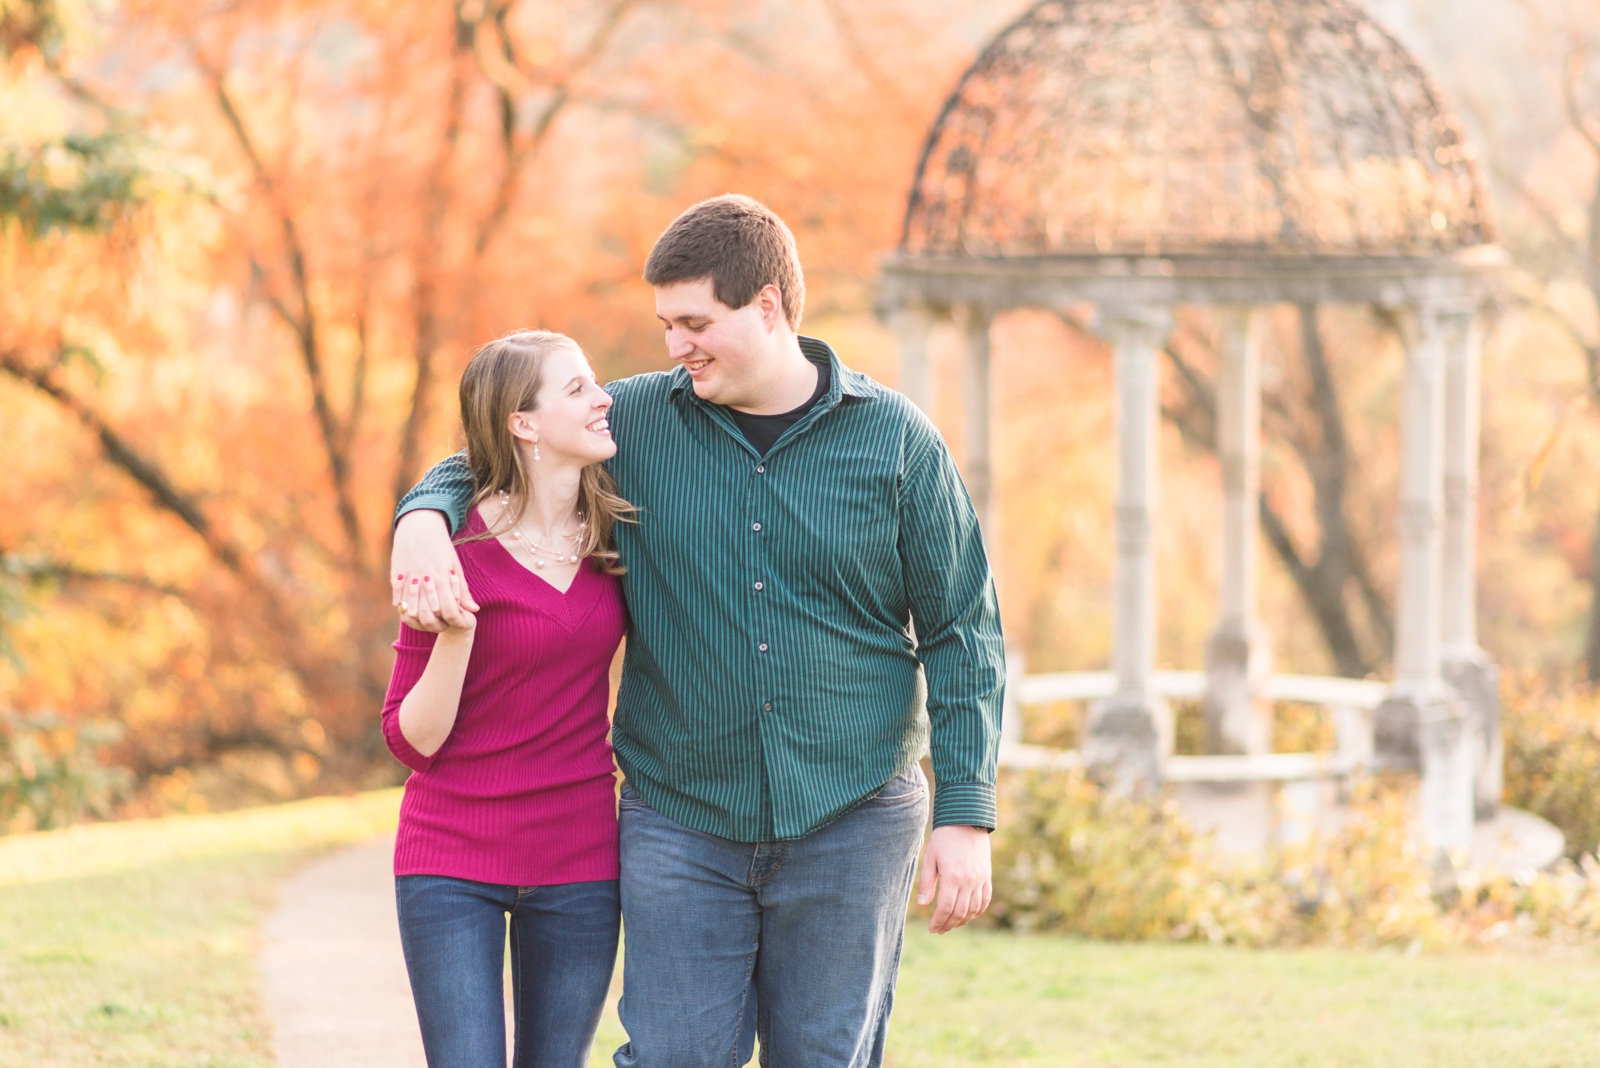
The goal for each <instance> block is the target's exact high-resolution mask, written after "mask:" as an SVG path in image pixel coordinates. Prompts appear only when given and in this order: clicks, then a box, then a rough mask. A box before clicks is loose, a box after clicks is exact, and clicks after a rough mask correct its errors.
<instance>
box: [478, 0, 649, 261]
mask: <svg viewBox="0 0 1600 1068" xmlns="http://www.w3.org/2000/svg"><path fill="white" fill-rule="evenodd" d="M636 2H637V0H613V3H612V4H611V6H610V7H609V8H608V9H607V10H606V13H605V14H604V15H603V16H602V17H601V20H600V25H599V27H598V28H597V29H596V30H595V32H594V33H593V34H592V35H591V36H590V38H589V41H588V43H587V44H586V45H585V46H584V47H583V48H582V49H581V50H580V51H579V52H578V54H577V56H575V57H574V58H573V60H572V62H571V63H570V64H568V66H567V69H566V71H565V72H563V74H562V75H561V76H560V77H559V78H556V79H553V80H550V81H548V82H547V84H548V85H549V86H550V88H551V96H550V99H549V101H548V102H546V104H545V106H544V110H543V111H541V112H540V113H539V117H538V118H537V119H536V120H535V121H534V124H533V129H532V130H531V131H530V133H529V135H528V137H527V139H526V140H525V141H524V142H523V143H522V145H521V146H519V147H514V145H515V137H514V130H513V127H512V124H511V123H510V122H507V121H506V119H505V118H502V124H503V126H502V129H503V136H504V140H505V144H506V169H505V173H504V174H503V175H502V176H501V179H500V184H499V185H498V186H497V187H496V189H495V195H494V200H493V201H492V202H491V204H490V206H489V211H488V212H487V213H486V214H485V215H484V217H483V219H482V220H481V221H480V222H479V225H478V233H477V237H476V239H475V240H474V241H473V244H472V248H473V256H474V257H475V258H477V257H482V255H483V253H484V251H485V250H486V249H487V248H488V247H489V242H490V241H492V240H493V239H494V235H495V234H496V233H497V232H498V231H499V229H500V224H501V223H502V222H503V221H504V220H505V216H506V213H507V212H508V211H510V210H511V203H512V201H513V199H514V198H515V196H516V189H517V184H518V182H519V181H520V180H521V177H522V174H523V172H524V171H525V170H526V169H527V167H528V164H529V163H530V162H531V161H532V160H534V159H535V158H537V156H538V154H539V152H540V151H541V150H542V149H543V147H544V143H545V140H546V139H547V138H548V136H549V134H550V130H551V128H552V127H553V126H554V125H555V121H556V119H557V118H558V117H559V116H560V115H561V113H562V111H564V110H565V109H566V107H567V105H568V104H570V103H571V102H572V100H573V86H574V83H575V82H576V81H577V79H579V78H581V77H582V76H583V75H584V74H586V73H588V71H589V70H590V68H592V67H593V66H594V65H595V64H596V63H597V62H599V60H600V57H601V56H602V55H603V54H604V53H605V50H606V48H607V46H609V45H610V43H611V40H612V38H613V37H614V36H615V35H616V32H617V29H618V28H619V27H620V26H621V25H622V20H623V19H624V18H625V17H626V16H627V14H628V12H629V11H630V10H631V9H632V8H633V7H634V5H635V3H636ZM495 16H496V17H495V26H496V28H497V30H498V31H499V33H500V35H501V40H502V54H503V55H504V56H505V57H506V58H507V60H508V61H509V62H511V63H512V64H513V66H512V69H513V70H516V71H518V73H522V74H523V76H524V77H527V78H529V80H530V81H531V80H532V78H531V77H530V76H529V75H527V74H526V73H525V72H523V71H522V70H521V68H520V67H518V66H515V54H516V53H515V50H514V49H513V48H512V46H511V38H510V36H509V34H507V33H506V30H505V12H504V10H503V9H502V10H499V11H496V12H495ZM473 54H474V55H477V56H479V67H480V69H483V70H484V71H485V73H486V74H488V73H489V71H488V69H487V67H486V65H485V64H484V63H483V62H482V56H481V51H480V50H478V49H476V48H475V49H474V50H473ZM490 77H491V80H492V79H493V75H490ZM496 88H498V89H499V91H500V99H501V109H502V116H514V115H515V111H516V106H515V102H514V99H513V97H512V95H511V90H510V89H509V87H508V86H507V85H506V84H504V83H496Z"/></svg>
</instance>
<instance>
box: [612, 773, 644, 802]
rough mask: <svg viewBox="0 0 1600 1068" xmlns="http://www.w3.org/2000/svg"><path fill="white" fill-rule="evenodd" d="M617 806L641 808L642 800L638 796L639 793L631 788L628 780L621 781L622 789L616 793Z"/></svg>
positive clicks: (631, 785)
mask: <svg viewBox="0 0 1600 1068" xmlns="http://www.w3.org/2000/svg"><path fill="white" fill-rule="evenodd" d="M617 804H618V805H619V806H620V807H622V808H643V807H644V798H642V797H640V796H639V791H638V790H635V789H634V788H633V784H632V783H631V782H629V781H628V780H626V779H624V780H622V788H621V789H620V790H618V791H617Z"/></svg>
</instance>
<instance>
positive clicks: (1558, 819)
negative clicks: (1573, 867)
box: [1501, 672, 1600, 857]
mask: <svg viewBox="0 0 1600 1068" xmlns="http://www.w3.org/2000/svg"><path fill="white" fill-rule="evenodd" d="M1501 724H1502V727H1503V729H1504V734H1505V752H1506V763H1505V800H1506V802H1507V803H1508V804H1512V805H1516V806H1517V807H1518V808H1525V809H1527V810H1528V811H1529V812H1533V813H1537V814H1538V815H1540V816H1543V817H1544V818H1545V819H1547V820H1549V821H1550V822H1551V823H1553V824H1555V825H1556V826H1557V827H1559V828H1561V833H1563V834H1565V835H1566V836H1567V853H1568V855H1569V856H1571V857H1581V856H1583V855H1585V854H1589V853H1593V852H1594V851H1595V849H1596V848H1597V847H1600V687H1596V686H1594V685H1592V684H1583V683H1578V682H1574V681H1571V680H1567V681H1564V682H1559V683H1557V684H1555V685H1551V684H1550V683H1549V682H1548V681H1546V680H1545V679H1543V678H1541V677H1539V676H1536V675H1514V674H1512V673H1511V672H1506V673H1505V680H1504V682H1503V683H1502V685H1501Z"/></svg>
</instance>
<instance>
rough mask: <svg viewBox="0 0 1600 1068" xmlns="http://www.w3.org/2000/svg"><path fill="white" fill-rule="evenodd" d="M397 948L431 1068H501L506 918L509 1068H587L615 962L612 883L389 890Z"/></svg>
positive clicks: (447, 881) (461, 884)
mask: <svg viewBox="0 0 1600 1068" xmlns="http://www.w3.org/2000/svg"><path fill="white" fill-rule="evenodd" d="M394 883H395V900H396V902H397V904H398V905H399V909H400V942H401V945H402V946H404V948H405V956H406V971H407V972H409V973H410V975H411V994H412V997H413V998H414V999H415V1000H416V1003H417V1022H418V1023H419V1024H421V1025H422V1045H423V1049H424V1050H425V1051H426V1052H427V1055H428V1064H429V1066H430V1068H491V1066H492V1068H506V1016H505V1001H504V998H505V992H504V987H503V985H502V982H501V975H502V973H503V972H504V970H505V952H506V949H505V947H506V914H507V913H510V914H511V986H512V1005H513V1007H514V1011H515V1013H516V1036H517V1037H516V1047H517V1048H516V1056H515V1059H514V1060H513V1061H512V1064H513V1065H514V1066H515V1068H536V1066H537V1068H582V1066H584V1065H587V1064H588V1063H589V1052H590V1049H591V1048H592V1047H593V1045H594V1032H595V1027H596V1026H597V1025H598V1024H599V1022H600V1010H601V1008H602V1007H604V1005H605V998H606V992H607V991H608V990H609V989H610V987H611V972H612V969H613V968H614V967H615V966H616V962H617V884H616V883H615V882H614V881H611V880H607V881H604V882H591V883H563V884H560V885H556V886H523V887H516V886H500V885H498V884H495V883H478V882H472V881H470V880H467V879H452V878H449V877H447V876H444V875H402V876H400V877H398V878H397V879H395V881H394Z"/></svg>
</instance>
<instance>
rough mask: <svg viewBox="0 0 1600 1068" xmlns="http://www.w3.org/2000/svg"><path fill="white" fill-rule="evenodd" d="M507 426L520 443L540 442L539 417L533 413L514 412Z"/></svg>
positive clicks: (507, 421)
mask: <svg viewBox="0 0 1600 1068" xmlns="http://www.w3.org/2000/svg"><path fill="white" fill-rule="evenodd" d="M506 425H507V426H508V427H510V428H511V436H512V437H514V438H516V439H517V440H518V441H528V442H537V441H538V440H539V417H538V416H537V415H535V414H534V413H533V412H512V413H511V416H510V418H509V419H507V420H506Z"/></svg>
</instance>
